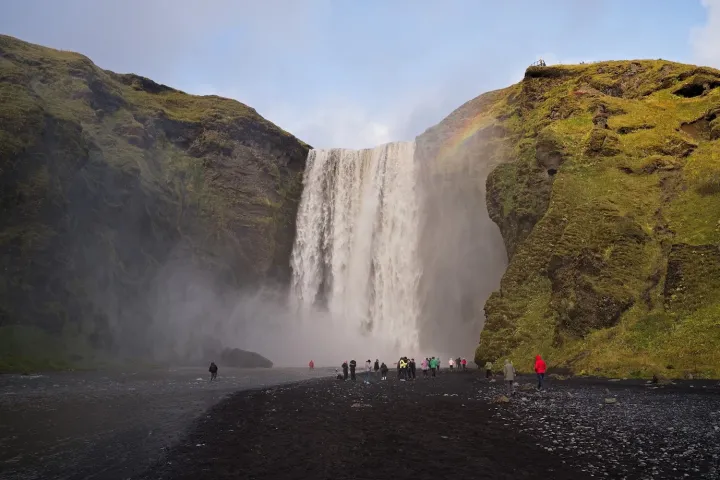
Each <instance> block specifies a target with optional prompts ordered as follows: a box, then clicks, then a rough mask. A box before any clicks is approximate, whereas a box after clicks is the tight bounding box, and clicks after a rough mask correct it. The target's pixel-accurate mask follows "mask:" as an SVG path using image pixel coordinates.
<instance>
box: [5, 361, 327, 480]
mask: <svg viewBox="0 0 720 480" xmlns="http://www.w3.org/2000/svg"><path fill="white" fill-rule="evenodd" d="M208 375H209V374H208V372H207V368H169V369H167V368H166V369H150V370H135V371H133V370H126V371H96V372H64V373H49V374H43V375H30V376H24V375H0V479H3V480H4V479H6V478H7V479H12V480H47V479H53V480H74V479H98V480H116V479H117V480H125V479H128V478H134V477H135V476H136V475H138V474H139V473H141V472H143V471H145V470H147V468H148V467H149V466H150V465H152V464H153V463H156V462H157V460H158V459H159V458H162V457H163V456H164V451H165V450H166V449H167V448H169V447H170V446H171V445H173V444H176V443H177V442H178V441H180V440H181V439H182V438H183V437H184V434H185V432H186V430H187V428H188V427H189V426H190V425H192V423H193V421H194V420H195V419H197V418H198V417H200V416H202V415H203V414H204V413H205V412H206V411H207V410H208V409H209V408H210V407H211V406H213V405H214V404H216V403H218V402H219V401H221V400H222V399H223V398H225V397H226V396H228V395H230V394H233V393H236V392H238V391H240V390H244V389H248V388H258V387H262V386H269V385H278V384H283V383H287V382H293V381H294V382H296V381H298V380H303V379H310V378H317V377H320V376H325V377H326V376H327V375H328V371H327V370H325V371H323V370H318V369H316V370H315V371H313V372H310V371H308V369H306V368H295V369H285V368H272V369H236V368H226V367H223V366H222V365H220V375H219V381H217V382H213V383H208Z"/></svg>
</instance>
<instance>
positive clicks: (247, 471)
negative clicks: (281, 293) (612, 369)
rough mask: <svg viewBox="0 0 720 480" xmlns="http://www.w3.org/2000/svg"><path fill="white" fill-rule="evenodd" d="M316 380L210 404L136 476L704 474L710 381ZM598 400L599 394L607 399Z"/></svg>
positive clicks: (719, 417) (717, 438)
mask: <svg viewBox="0 0 720 480" xmlns="http://www.w3.org/2000/svg"><path fill="white" fill-rule="evenodd" d="M532 380H533V379H532V378H522V377H521V379H520V383H521V386H522V387H523V388H526V387H530V389H529V390H526V391H518V392H517V393H516V394H515V395H513V396H512V399H511V400H510V401H509V402H508V403H495V402H496V401H497V399H498V397H499V395H500V394H501V392H502V391H503V385H502V382H501V381H497V382H494V383H489V382H487V381H486V380H484V379H482V378H481V377H480V375H478V374H476V373H475V372H472V373H454V374H448V373H444V374H442V375H440V376H439V377H438V378H437V379H435V380H432V379H430V380H425V379H418V380H417V381H416V382H414V383H410V382H398V381H397V380H396V379H394V378H393V377H392V375H391V377H390V380H389V381H387V382H378V381H373V382H372V383H371V385H364V384H362V383H361V382H358V383H352V382H338V381H334V380H319V381H317V382H314V383H304V384H300V385H292V386H288V387H281V388H274V389H269V390H265V391H259V392H248V393H240V394H237V395H234V396H232V397H230V398H228V399H227V400H226V401H224V402H222V403H220V404H218V405H217V406H216V407H214V408H213V409H212V410H211V411H210V412H208V414H207V415H206V416H205V417H203V418H202V419H201V420H199V421H198V422H197V423H196V424H195V425H194V427H193V428H192V430H191V431H190V434H189V435H188V436H187V437H185V438H184V439H183V440H182V441H181V442H180V443H179V444H178V445H177V446H176V447H174V448H173V449H172V450H171V451H170V452H169V454H168V455H167V457H166V458H165V459H164V460H163V462H159V463H157V464H156V465H155V467H154V468H153V469H152V470H150V471H149V472H148V473H146V475H145V476H144V478H147V479H192V480H200V479H204V478H207V479H211V478H212V479H216V478H239V479H254V480H260V479H302V478H314V479H315V478H318V479H320V478H321V479H334V480H339V479H361V478H366V479H375V480H380V479H392V480H398V479H405V478H408V479H414V480H423V479H437V478H488V479H531V478H532V479H535V478H537V479H549V478H552V479H564V478H568V479H573V480H581V479H585V478H613V479H615V478H617V479H622V478H624V479H678V478H691V479H715V478H720V475H719V474H718V454H719V453H720V432H718V426H719V425H720V423H719V422H720V388H719V387H718V386H717V383H716V382H704V383H703V382H694V383H693V382H683V383H681V384H679V385H670V386H662V387H656V386H652V385H645V383H644V382H638V381H617V382H616V381H608V380H599V379H573V380H569V381H549V382H548V385H547V386H548V389H547V390H546V391H543V392H536V391H534V390H533V389H532V387H531V385H530V383H529V382H530V381H532ZM606 399H611V400H608V402H612V403H606Z"/></svg>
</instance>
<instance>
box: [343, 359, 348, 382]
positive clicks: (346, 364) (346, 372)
mask: <svg viewBox="0 0 720 480" xmlns="http://www.w3.org/2000/svg"><path fill="white" fill-rule="evenodd" d="M342 371H343V380H347V378H348V362H347V360H345V361H344V362H343V364H342Z"/></svg>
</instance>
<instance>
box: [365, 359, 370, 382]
mask: <svg viewBox="0 0 720 480" xmlns="http://www.w3.org/2000/svg"><path fill="white" fill-rule="evenodd" d="M371 370H372V362H370V360H369V359H368V361H367V362H365V383H367V384H369V383H370V371H371Z"/></svg>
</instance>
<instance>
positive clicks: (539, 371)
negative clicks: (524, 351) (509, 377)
mask: <svg viewBox="0 0 720 480" xmlns="http://www.w3.org/2000/svg"><path fill="white" fill-rule="evenodd" d="M545 370H547V365H546V364H545V360H543V359H542V357H541V356H540V355H537V356H536V357H535V374H536V375H537V379H538V386H537V389H538V391H540V390H542V389H543V381H544V380H545Z"/></svg>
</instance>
